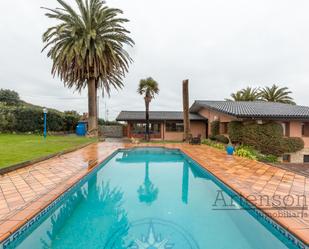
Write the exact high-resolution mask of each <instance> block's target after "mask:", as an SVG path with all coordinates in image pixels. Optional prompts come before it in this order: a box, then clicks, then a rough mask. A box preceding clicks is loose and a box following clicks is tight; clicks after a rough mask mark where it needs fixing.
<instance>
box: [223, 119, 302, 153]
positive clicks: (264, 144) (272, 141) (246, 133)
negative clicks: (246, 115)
mask: <svg viewBox="0 0 309 249" xmlns="http://www.w3.org/2000/svg"><path fill="white" fill-rule="evenodd" d="M232 123H233V124H230V125H229V137H230V139H231V140H232V142H235V141H237V142H240V143H242V144H244V145H248V146H251V147H252V148H254V149H256V150H258V151H260V152H261V153H262V154H266V155H270V154H271V155H274V156H281V155H282V154H284V153H291V152H296V151H299V150H301V149H303V148H304V142H303V141H302V139H301V138H284V137H283V129H282V126H281V125H280V124H279V123H276V122H268V123H265V124H257V123H256V122H249V123H243V124H239V123H236V122H232Z"/></svg>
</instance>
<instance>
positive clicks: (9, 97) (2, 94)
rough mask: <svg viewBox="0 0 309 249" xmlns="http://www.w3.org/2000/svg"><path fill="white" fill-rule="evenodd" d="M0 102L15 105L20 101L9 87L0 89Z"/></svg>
mask: <svg viewBox="0 0 309 249" xmlns="http://www.w3.org/2000/svg"><path fill="white" fill-rule="evenodd" d="M0 102H3V103H5V104H6V105H17V104H19V103H20V98H19V95H18V93H17V92H15V91H13V90H9V89H2V88H1V89H0Z"/></svg>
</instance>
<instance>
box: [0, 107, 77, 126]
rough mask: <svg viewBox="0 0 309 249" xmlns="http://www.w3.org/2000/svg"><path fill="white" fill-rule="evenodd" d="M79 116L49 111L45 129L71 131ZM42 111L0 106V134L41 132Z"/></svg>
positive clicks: (34, 108) (31, 108)
mask: <svg viewBox="0 0 309 249" xmlns="http://www.w3.org/2000/svg"><path fill="white" fill-rule="evenodd" d="M78 120H79V115H78V114H76V113H74V112H70V113H63V112H59V111H56V110H49V111H48V113H47V129H48V130H49V131H73V130H75V127H76V124H77V122H78ZM43 122H44V121H43V111H42V109H41V108H38V107H31V106H5V105H0V132H42V131H43Z"/></svg>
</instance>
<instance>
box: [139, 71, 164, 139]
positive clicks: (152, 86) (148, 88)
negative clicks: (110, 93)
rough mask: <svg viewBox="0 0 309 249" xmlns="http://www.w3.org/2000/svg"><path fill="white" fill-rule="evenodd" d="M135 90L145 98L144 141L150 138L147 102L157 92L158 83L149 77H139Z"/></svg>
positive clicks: (148, 102)
mask: <svg viewBox="0 0 309 249" xmlns="http://www.w3.org/2000/svg"><path fill="white" fill-rule="evenodd" d="M137 92H138V93H139V94H140V95H144V100H145V109H146V112H145V113H146V132H145V139H146V141H149V140H150V134H149V104H150V102H151V100H152V99H153V98H154V96H155V94H158V93H159V87H158V83H157V82H156V81H155V80H154V79H153V78H151V77H148V78H147V79H141V80H140V82H139V86H138V89H137Z"/></svg>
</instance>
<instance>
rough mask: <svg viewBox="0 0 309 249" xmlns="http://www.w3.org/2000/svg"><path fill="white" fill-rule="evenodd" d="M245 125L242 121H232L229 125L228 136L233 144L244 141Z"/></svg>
mask: <svg viewBox="0 0 309 249" xmlns="http://www.w3.org/2000/svg"><path fill="white" fill-rule="evenodd" d="M242 128H243V124H242V122H240V121H231V122H230V123H229V124H228V134H229V138H230V140H231V142H232V143H239V142H241V141H242Z"/></svg>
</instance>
